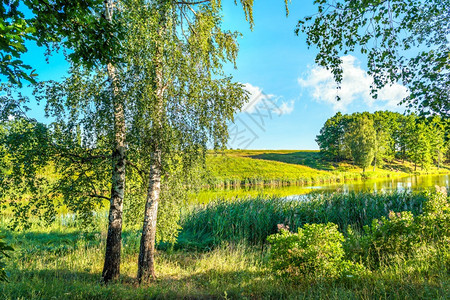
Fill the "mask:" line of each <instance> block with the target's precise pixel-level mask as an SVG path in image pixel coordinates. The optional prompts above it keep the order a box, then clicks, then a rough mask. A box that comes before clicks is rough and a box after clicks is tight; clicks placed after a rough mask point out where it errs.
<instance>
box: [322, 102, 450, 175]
mask: <svg viewBox="0 0 450 300" xmlns="http://www.w3.org/2000/svg"><path fill="white" fill-rule="evenodd" d="M449 129H450V122H449V120H448V119H445V118H441V117H440V116H438V115H435V116H431V117H428V118H425V117H419V116H417V115H415V114H408V115H402V114H400V113H396V112H389V111H377V112H374V113H368V112H364V113H353V114H342V113H340V112H338V113H336V114H335V115H334V116H333V117H331V118H329V119H328V120H327V121H326V122H325V124H324V126H323V127H322V129H321V130H320V134H319V135H317V138H316V142H317V143H318V145H319V147H320V152H321V153H322V154H323V156H324V157H325V158H326V159H328V160H330V161H336V162H339V161H342V160H351V161H353V163H354V164H355V165H357V166H360V167H361V168H362V169H363V171H365V170H366V169H367V168H369V167H370V166H373V168H374V170H375V167H376V166H382V165H383V164H384V163H385V162H391V161H393V160H394V159H401V160H407V161H410V162H412V163H414V170H415V171H416V170H417V166H420V167H421V168H422V169H428V168H429V167H430V166H432V165H436V166H438V167H440V166H441V165H442V163H443V162H445V161H446V160H450V131H449Z"/></svg>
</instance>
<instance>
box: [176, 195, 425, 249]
mask: <svg viewBox="0 0 450 300" xmlns="http://www.w3.org/2000/svg"><path fill="white" fill-rule="evenodd" d="M426 199H427V197H426V195H425V194H423V193H410V192H402V193H400V192H393V193H385V194H374V193H349V194H342V193H332V194H308V195H303V196H299V197H298V198H294V199H289V200H287V199H286V198H280V197H265V196H262V195H261V196H258V197H255V198H242V199H237V200H235V201H232V202H230V201H226V200H217V201H215V202H211V203H209V204H206V205H198V206H195V207H194V208H192V209H191V210H189V211H188V212H186V213H185V214H184V216H183V220H182V228H183V230H182V231H181V232H180V235H179V239H178V246H179V247H187V248H189V247H194V248H205V249H207V248H211V247H215V246H218V245H220V244H221V243H223V242H233V243H242V242H245V243H248V244H250V245H263V244H265V242H266V238H267V236H268V235H270V234H273V233H275V232H276V231H277V224H284V225H287V226H289V228H290V229H291V230H294V231H295V230H297V228H298V227H300V226H303V225H304V224H306V223H328V222H333V223H335V224H337V225H338V226H339V229H340V230H341V231H342V232H344V233H345V231H346V229H347V227H348V226H349V225H351V226H352V228H353V229H356V230H358V229H359V230H360V229H362V227H363V226H364V225H368V224H370V222H372V220H373V219H375V218H380V217H382V216H388V214H389V212H390V211H394V212H399V211H405V210H408V211H411V212H412V213H413V214H420V213H421V212H422V206H423V203H424V202H425V201H426Z"/></svg>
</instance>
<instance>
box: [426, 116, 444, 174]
mask: <svg viewBox="0 0 450 300" xmlns="http://www.w3.org/2000/svg"><path fill="white" fill-rule="evenodd" d="M428 134H429V136H428V139H429V140H430V149H429V150H430V154H431V158H432V160H433V161H434V162H435V164H436V165H437V166H438V168H440V167H441V165H442V163H443V161H444V156H445V152H446V145H445V124H444V122H443V121H442V119H441V118H440V117H438V116H434V117H432V118H431V119H430V120H429V122H428Z"/></svg>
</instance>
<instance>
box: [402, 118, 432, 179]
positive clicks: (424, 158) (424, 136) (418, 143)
mask: <svg viewBox="0 0 450 300" xmlns="http://www.w3.org/2000/svg"><path fill="white" fill-rule="evenodd" d="M406 147H407V155H408V159H409V160H410V161H411V162H413V163H414V171H417V165H420V166H421V167H422V169H425V168H428V167H429V166H430V165H431V163H432V151H431V140H430V128H429V127H428V126H427V124H426V123H425V122H424V121H423V120H420V119H416V121H415V122H414V124H411V127H410V130H409V134H408V135H407V146H406Z"/></svg>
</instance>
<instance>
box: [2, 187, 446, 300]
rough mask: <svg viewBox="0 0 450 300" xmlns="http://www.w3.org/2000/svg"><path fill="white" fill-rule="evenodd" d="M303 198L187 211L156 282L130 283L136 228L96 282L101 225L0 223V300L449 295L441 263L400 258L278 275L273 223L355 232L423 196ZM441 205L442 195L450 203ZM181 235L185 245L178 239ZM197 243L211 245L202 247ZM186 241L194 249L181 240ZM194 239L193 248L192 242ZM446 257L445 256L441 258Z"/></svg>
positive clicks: (161, 254) (416, 205) (417, 203)
mask: <svg viewBox="0 0 450 300" xmlns="http://www.w3.org/2000/svg"><path fill="white" fill-rule="evenodd" d="M308 197H310V200H311V201H310V202H300V201H282V200H281V199H276V198H262V197H260V198H256V199H242V200H237V201H236V202H231V203H230V202H216V203H212V204H209V205H207V206H202V207H196V208H193V209H191V210H190V211H189V212H188V213H186V214H185V215H184V222H183V224H184V229H183V231H182V232H181V234H180V240H179V244H178V246H177V247H175V248H170V247H169V248H165V250H163V249H164V248H160V250H159V251H158V255H157V257H156V261H157V270H156V272H157V274H158V279H157V281H155V282H153V283H151V284H149V285H143V286H139V285H138V284H137V283H136V281H135V277H136V273H137V255H138V249H139V238H140V235H139V232H138V231H136V230H130V229H128V230H126V231H125V232H124V242H123V245H124V247H123V256H122V266H121V269H122V275H121V278H120V280H119V281H118V282H115V283H113V284H110V285H107V286H105V285H102V284H101V283H100V277H101V269H102V262H103V255H104V249H105V239H106V228H105V226H104V224H105V220H100V221H101V222H100V223H99V224H98V226H97V227H96V228H94V229H92V230H85V229H84V230H81V229H80V228H79V227H75V226H72V225H71V224H69V223H70V222H69V223H67V222H66V223H64V224H63V222H61V221H58V222H57V223H55V224H54V225H52V226H51V227H47V228H43V227H39V226H34V227H32V229H31V230H29V231H26V232H12V231H8V230H7V229H6V228H4V224H5V220H3V221H2V223H1V224H3V225H0V227H2V228H3V232H5V233H6V234H7V236H8V241H9V242H10V243H11V244H12V245H13V246H14V247H15V251H14V252H13V253H12V259H10V260H8V261H7V262H8V265H7V271H8V272H9V274H10V277H9V278H10V282H9V283H0V299H179V298H185V299H266V298H267V299H375V298H376V299H448V298H449V297H450V291H449V286H450V285H449V284H450V282H449V276H448V274H449V273H448V272H449V269H448V266H447V267H445V265H444V264H443V263H442V262H444V260H442V259H437V260H432V259H430V257H435V256H436V255H435V256H430V254H426V255H424V256H423V258H421V257H420V256H419V257H416V258H414V259H412V260H411V259H409V260H399V261H398V262H396V263H393V264H391V265H385V266H382V267H380V268H379V269H376V270H374V271H373V272H372V273H370V274H368V275H365V276H364V277H355V278H342V279H335V280H321V279H317V280H314V281H306V280H296V281H292V280H291V279H290V278H286V277H279V276H277V275H276V274H275V273H274V272H273V271H272V270H271V268H270V265H269V263H268V260H269V247H268V246H267V244H264V243H262V242H263V241H264V240H265V236H267V235H268V234H270V233H272V232H273V230H274V229H273V228H272V227H273V226H272V225H273V224H275V226H276V223H277V222H283V223H285V224H286V223H287V224H290V226H292V228H294V227H295V226H301V224H303V223H306V222H329V221H333V222H336V223H337V224H339V225H340V227H341V228H344V227H345V226H346V225H347V224H353V225H354V226H356V227H360V226H362V225H364V224H367V223H368V222H370V220H371V219H372V218H374V217H379V216H382V215H386V214H387V212H388V211H389V210H394V211H400V210H404V209H407V210H411V211H412V212H414V213H415V214H419V213H420V212H421V210H422V206H423V203H424V201H426V200H427V196H426V195H425V194H387V195H374V194H363V193H358V194H357V193H355V194H350V195H349V196H345V195H342V194H333V195H328V196H321V195H310V196H308ZM447 199H448V198H447ZM183 239H184V241H183ZM202 239H210V240H212V241H213V242H211V243H209V244H208V243H206V244H204V245H203V246H206V247H199V246H198V245H200V244H201V241H202ZM188 241H191V244H188V243H187V242H188ZM193 241H196V242H197V246H195V247H194V246H193ZM447 257H448V253H447Z"/></svg>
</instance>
